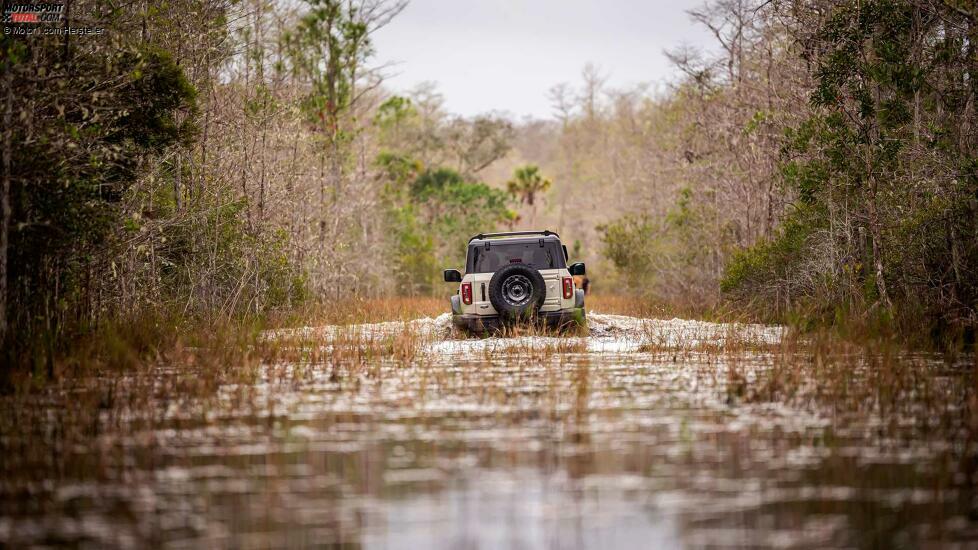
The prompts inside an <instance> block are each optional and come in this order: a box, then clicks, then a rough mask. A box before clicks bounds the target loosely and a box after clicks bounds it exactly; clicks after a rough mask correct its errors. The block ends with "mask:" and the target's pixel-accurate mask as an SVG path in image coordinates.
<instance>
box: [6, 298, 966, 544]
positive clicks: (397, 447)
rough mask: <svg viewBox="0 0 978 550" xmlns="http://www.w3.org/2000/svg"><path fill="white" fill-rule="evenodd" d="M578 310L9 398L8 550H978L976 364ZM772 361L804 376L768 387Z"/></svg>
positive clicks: (320, 333) (419, 325)
mask: <svg viewBox="0 0 978 550" xmlns="http://www.w3.org/2000/svg"><path fill="white" fill-rule="evenodd" d="M590 319H591V335H590V336H589V337H586V338H584V337H565V338H541V337H529V336H527V337H515V338H489V339H462V338H459V337H458V336H456V335H453V334H451V332H450V330H449V329H448V320H447V318H444V317H442V318H438V319H425V320H419V321H415V322H413V323H411V324H410V325H409V326H408V328H409V330H411V331H412V332H416V333H423V334H424V335H425V343H424V345H423V347H422V350H421V352H420V353H419V354H418V355H417V356H415V357H412V358H410V359H408V360H406V361H397V360H394V359H393V358H387V359H381V360H378V361H376V362H375V363H373V364H371V365H368V366H367V368H359V369H344V368H343V367H342V366H337V365H331V364H319V363H315V364H309V363H304V362H301V361H297V362H293V363H282V364H271V365H264V366H262V367H261V368H259V369H257V370H256V371H255V372H253V373H251V374H250V375H249V376H243V377H242V376H228V377H227V378H226V379H222V380H221V381H219V382H217V383H214V384H203V385H202V383H201V382H200V380H201V379H202V377H203V375H202V373H200V372H196V371H195V367H194V366H192V365H191V366H188V365H167V366H161V367H159V368H156V369H152V370H148V371H147V372H143V373H139V374H133V375H129V376H127V377H120V376H118V375H114V376H102V377H98V378H93V379H91V380H85V381H81V382H79V383H77V384H76V385H74V386H70V387H64V388H61V389H58V390H57V391H52V392H51V394H50V395H47V396H45V397H44V398H34V399H32V400H31V402H30V403H31V404H30V405H25V404H24V403H22V402H18V404H16V406H15V404H14V401H13V400H10V399H8V400H7V401H5V402H4V404H3V405H2V406H3V409H4V411H5V412H4V415H3V419H2V421H0V448H2V451H3V454H2V458H0V471H2V474H3V478H2V482H0V546H10V547H30V546H47V545H71V546H82V547H86V546H87V547H106V546H115V547H143V546H152V547H176V548H182V547H195V548H196V547H207V548H220V547H231V548H266V547H305V546H325V547H349V548H357V547H367V548H595V547H598V548H670V547H677V548H678V547H758V546H761V547H813V548H814V547H879V548H900V547H906V548H917V547H927V546H933V547H945V546H949V547H954V546H958V547H974V545H975V544H976V541H978V501H976V500H975V498H976V493H975V491H974V487H975V484H974V481H975V470H976V468H978V464H976V460H975V456H976V455H975V443H974V441H973V440H972V433H973V426H974V423H975V420H974V418H972V416H973V414H972V413H971V412H970V411H973V410H974V403H973V401H974V394H975V392H974V378H973V376H974V360H973V358H965V359H959V360H956V361H951V362H949V361H946V360H943V359H942V358H936V357H929V356H906V357H897V358H890V359H887V360H886V361H881V360H875V359H874V358H873V357H867V356H859V355H851V356H842V357H839V358H836V361H835V363H833V366H827V365H823V364H822V361H821V360H818V361H814V360H812V359H811V356H810V354H809V353H808V352H806V351H805V350H804V349H803V348H802V349H800V350H797V351H793V352H792V353H791V355H790V360H791V361H796V362H798V363H800V364H802V363H804V364H809V363H810V365H809V366H807V367H798V368H797V369H791V368H790V367H792V365H791V364H787V365H786V364H785V354H784V352H783V351H778V348H779V346H778V342H779V341H780V340H781V338H782V336H783V334H782V331H781V330H780V329H778V328H776V327H761V326H743V325H736V326H734V325H714V324H709V323H697V322H691V321H681V320H671V321H643V320H638V319H633V318H628V317H621V316H612V315H597V314H592V315H591V317H590ZM348 330H349V329H340V328H335V327H326V328H318V329H303V330H299V331H291V332H290V333H289V334H292V335H295V334H302V335H304V336H305V337H309V338H313V339H322V340H323V341H324V342H327V341H329V340H330V339H331V338H333V337H335V335H336V334H337V333H339V332H341V331H348ZM355 330H356V332H357V333H358V334H360V335H361V336H362V335H371V336H377V335H389V334H398V332H399V331H404V330H405V327H404V326H403V325H401V324H399V323H390V324H380V325H369V326H361V327H357V328H356V329H355ZM283 335H284V333H281V332H279V333H269V334H268V335H267V336H268V338H271V339H275V338H281V337H283ZM806 361H807V362H808V363H805V362H806ZM779 369H781V370H785V372H789V373H795V374H794V375H793V377H792V376H789V375H787V374H785V375H783V376H782V377H783V378H785V379H786V380H789V382H784V383H781V384H772V383H771V382H770V381H771V380H776V379H780V378H776V377H774V375H773V374H772V373H776V372H781V371H780V370H779ZM884 371H885V372H887V373H891V374H888V375H887V377H881V376H880V373H881V372H884ZM840 373H841V374H840ZM820 377H824V378H825V379H826V380H827V379H829V378H832V379H833V380H835V382H833V383H832V385H829V384H828V383H827V382H825V381H824V380H821V381H820ZM840 377H841V378H840ZM840 380H841V381H840ZM884 381H885V382H886V383H888V384H890V387H880V386H881V384H882V382H884ZM908 381H909V382H908ZM202 387H203V389H202ZM772 388H774V389H772ZM762 390H763V391H762ZM765 392H766V393H765ZM969 403H970V405H969Z"/></svg>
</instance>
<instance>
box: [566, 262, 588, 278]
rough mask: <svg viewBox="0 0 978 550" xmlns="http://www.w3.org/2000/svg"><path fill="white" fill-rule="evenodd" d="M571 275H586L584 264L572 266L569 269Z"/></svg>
mask: <svg viewBox="0 0 978 550" xmlns="http://www.w3.org/2000/svg"><path fill="white" fill-rule="evenodd" d="M567 270H568V271H570V274H571V275H584V262H577V263H576V264H570V267H568V268H567Z"/></svg>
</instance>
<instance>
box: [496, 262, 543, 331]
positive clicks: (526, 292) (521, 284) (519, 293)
mask: <svg viewBox="0 0 978 550" xmlns="http://www.w3.org/2000/svg"><path fill="white" fill-rule="evenodd" d="M546 297H547V283H546V282H544V280H543V275H540V272H539V271H537V270H536V269H533V268H532V267H530V266H526V265H523V264H512V265H508V266H506V267H504V268H502V269H500V270H499V271H497V272H496V273H495V274H494V275H493V276H492V279H490V280H489V301H490V302H491V303H492V307H494V308H496V312H497V313H499V317H500V318H501V319H503V320H506V321H513V320H520V319H528V318H530V317H533V316H534V315H536V314H537V312H538V311H539V310H540V308H541V307H542V306H543V301H544V300H545V299H546Z"/></svg>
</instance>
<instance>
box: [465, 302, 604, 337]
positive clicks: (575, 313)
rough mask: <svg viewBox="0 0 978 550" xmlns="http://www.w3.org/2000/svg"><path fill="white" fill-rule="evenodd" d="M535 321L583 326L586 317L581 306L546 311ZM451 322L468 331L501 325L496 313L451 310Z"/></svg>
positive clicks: (554, 326) (499, 326) (480, 330)
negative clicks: (478, 313) (474, 313)
mask: <svg viewBox="0 0 978 550" xmlns="http://www.w3.org/2000/svg"><path fill="white" fill-rule="evenodd" d="M537 321H539V322H541V323H543V324H545V325H547V326H548V327H552V328H558V329H561V328H567V327H571V326H574V325H577V326H585V325H586V324H587V317H586V315H585V313H584V308H583V307H575V308H570V309H562V310H560V311H547V312H544V313H540V314H539V316H538V317H537ZM452 324H454V325H455V326H456V327H459V328H463V329H466V330H468V331H470V332H487V331H494V330H498V329H499V328H501V327H502V326H503V322H502V320H501V319H500V318H499V316H498V315H473V314H462V313H455V312H452Z"/></svg>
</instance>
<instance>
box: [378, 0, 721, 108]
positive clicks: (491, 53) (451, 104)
mask: <svg viewBox="0 0 978 550" xmlns="http://www.w3.org/2000/svg"><path fill="white" fill-rule="evenodd" d="M701 3H702V0H675V1H661V0H411V3H410V4H409V5H408V7H407V8H406V9H405V10H404V12H402V13H401V14H400V15H399V16H398V17H397V18H395V19H394V20H393V21H392V22H391V23H390V24H389V25H388V26H387V27H385V28H383V29H381V30H380V31H378V32H377V34H376V35H375V36H374V45H375V47H376V50H377V53H376V58H375V59H376V61H378V62H381V63H387V62H391V63H394V65H393V66H391V67H389V68H388V69H387V71H386V72H387V73H388V74H389V75H390V78H389V80H388V82H387V86H388V87H389V88H391V89H392V90H394V91H397V92H403V91H406V90H410V89H411V88H413V87H414V86H416V85H417V84H419V83H421V82H425V81H433V82H436V83H437V84H438V90H439V91H440V92H441V93H442V94H443V95H444V97H445V104H446V107H447V108H448V110H450V111H452V112H455V113H459V114H462V115H474V114H479V113H485V112H488V111H502V112H508V113H509V114H511V115H513V116H516V117H522V116H526V115H532V116H536V117H541V118H545V117H550V116H551V115H552V109H551V105H550V102H549V100H548V99H547V91H548V90H549V89H550V88H551V87H552V86H553V85H555V84H558V83H560V82H569V83H571V84H575V85H576V84H578V83H579V82H580V74H581V70H582V69H583V67H584V65H585V64H586V63H588V62H590V63H593V64H595V65H596V66H598V67H600V69H601V71H602V73H603V74H605V75H607V76H608V77H609V79H608V83H609V85H611V86H624V85H632V84H637V83H650V84H652V85H661V83H662V82H665V81H667V80H670V79H673V78H674V77H675V72H674V71H673V70H672V68H671V67H670V66H669V63H668V61H667V60H666V59H665V57H664V56H663V55H662V51H663V50H664V49H666V48H672V47H674V46H677V45H679V44H681V43H685V44H690V45H694V46H699V47H703V48H707V49H712V43H711V40H710V36H709V35H708V34H707V31H705V30H704V29H702V28H701V27H699V26H697V25H694V24H693V23H692V22H691V21H690V19H689V16H688V15H687V14H686V13H685V10H687V9H689V8H693V7H697V6H699V5H700V4H701Z"/></svg>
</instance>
